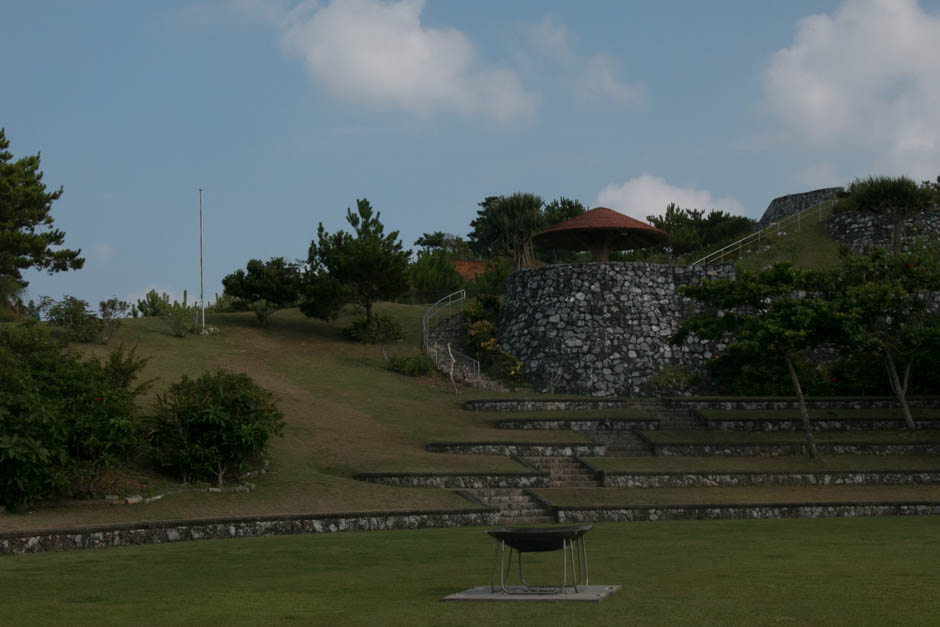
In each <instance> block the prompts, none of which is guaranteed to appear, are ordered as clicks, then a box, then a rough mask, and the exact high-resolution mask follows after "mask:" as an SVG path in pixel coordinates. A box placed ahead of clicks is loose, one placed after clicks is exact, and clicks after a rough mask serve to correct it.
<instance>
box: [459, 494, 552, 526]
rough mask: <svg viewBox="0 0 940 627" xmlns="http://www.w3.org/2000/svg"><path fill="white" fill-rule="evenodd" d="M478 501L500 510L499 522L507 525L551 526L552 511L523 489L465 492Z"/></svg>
mask: <svg viewBox="0 0 940 627" xmlns="http://www.w3.org/2000/svg"><path fill="white" fill-rule="evenodd" d="M464 491H465V492H467V493H469V494H471V495H473V496H474V497H475V498H476V499H477V500H478V501H480V502H481V503H483V504H484V505H487V506H489V507H493V508H496V509H498V510H499V522H500V523H501V524H507V525H534V524H550V523H553V522H555V517H554V516H553V514H552V511H551V510H550V509H549V508H547V507H545V506H544V505H543V504H542V503H541V502H540V501H539V500H537V499H535V498H533V497H532V496H531V495H530V494H529V493H528V491H527V490H524V489H522V488H480V489H475V490H464Z"/></svg>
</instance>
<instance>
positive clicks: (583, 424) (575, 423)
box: [496, 418, 659, 433]
mask: <svg viewBox="0 0 940 627" xmlns="http://www.w3.org/2000/svg"><path fill="white" fill-rule="evenodd" d="M496 428H497V429H514V430H519V431H577V432H579V433H589V432H592V431H654V430H656V429H659V421H658V420H610V419H608V418H597V419H588V418H585V419H583V420H577V419H574V418H571V419H568V418H561V419H557V420H552V419H550V418H532V419H518V420H500V421H499V422H497V423H496Z"/></svg>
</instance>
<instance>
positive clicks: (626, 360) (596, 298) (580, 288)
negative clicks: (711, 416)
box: [499, 263, 734, 396]
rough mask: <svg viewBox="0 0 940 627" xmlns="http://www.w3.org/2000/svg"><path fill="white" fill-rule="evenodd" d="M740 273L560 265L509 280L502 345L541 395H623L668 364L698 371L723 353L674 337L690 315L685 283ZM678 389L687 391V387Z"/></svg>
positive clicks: (645, 386)
mask: <svg viewBox="0 0 940 627" xmlns="http://www.w3.org/2000/svg"><path fill="white" fill-rule="evenodd" d="M733 277H734V266H732V265H709V266H673V265H659V264H649V263H587V264H574V265H554V266H547V267H544V268H535V269H530V270H522V271H520V272H516V273H514V274H512V275H511V276H510V277H509V282H508V286H507V287H508V289H507V293H506V302H505V304H504V305H503V308H502V311H501V314H500V324H499V329H500V332H499V333H500V335H499V341H500V344H501V346H502V347H503V349H504V350H506V351H508V352H510V353H512V354H513V355H515V356H516V357H518V358H519V359H520V360H522V362H523V368H524V370H525V372H526V375H527V376H528V378H529V381H530V383H531V384H532V385H533V386H534V387H535V388H536V389H537V390H539V391H541V392H559V393H572V394H590V395H593V396H625V395H633V394H643V393H646V392H648V391H649V378H650V377H651V376H653V375H655V374H656V373H658V372H660V371H661V370H662V369H663V368H664V367H666V366H676V365H683V364H684V365H688V366H692V367H696V366H698V365H700V364H701V363H702V361H703V360H705V359H708V358H710V357H711V356H712V355H713V353H714V352H715V351H716V350H718V348H720V347H718V346H715V345H714V344H712V343H706V342H704V341H702V340H698V339H695V338H690V339H689V340H688V341H687V342H686V343H685V344H684V345H682V346H673V345H672V344H670V342H669V337H670V336H671V335H672V334H673V333H675V332H676V331H677V330H678V329H679V326H680V324H681V322H682V319H683V318H684V317H685V316H687V315H688V314H689V313H691V312H692V311H693V303H692V301H691V300H690V299H688V298H686V297H683V296H681V295H679V294H678V293H677V291H676V288H677V287H678V286H680V285H689V284H694V283H698V282H700V281H701V280H703V279H706V278H708V279H713V278H733ZM680 391H681V390H680Z"/></svg>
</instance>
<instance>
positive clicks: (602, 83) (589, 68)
mask: <svg viewBox="0 0 940 627" xmlns="http://www.w3.org/2000/svg"><path fill="white" fill-rule="evenodd" d="M645 96H646V86H645V85H630V84H628V83H623V82H621V81H619V80H617V77H616V68H615V64H614V61H613V59H611V58H610V57H607V56H604V55H600V54H598V55H594V56H593V57H591V59H590V60H589V61H588V62H587V64H585V66H584V69H583V70H582V71H581V75H580V76H579V77H578V81H577V84H576V86H575V92H574V99H575V102H577V103H578V104H579V105H592V104H598V103H601V102H604V101H613V102H616V103H619V104H624V105H638V104H642V103H643V100H644V99H645Z"/></svg>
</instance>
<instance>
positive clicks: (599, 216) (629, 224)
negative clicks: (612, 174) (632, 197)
mask: <svg viewBox="0 0 940 627" xmlns="http://www.w3.org/2000/svg"><path fill="white" fill-rule="evenodd" d="M582 229H589V230H593V229H605V230H619V229H628V230H633V231H654V232H658V233H662V234H663V235H664V236H666V232H665V231H662V230H660V229H657V228H656V227H655V226H652V225H650V224H647V223H646V222H640V221H639V220H635V219H634V218H631V217H630V216H625V215H623V214H622V213H617V212H616V211H614V210H613V209H608V208H607V207H597V208H595V209H591V210H590V211H585V212H584V213H582V214H581V215H579V216H575V217H574V218H571V219H570V220H567V221H565V222H562V223H561V224H556V225H555V226H552V227H549V228H547V229H545V230H544V231H541V232H540V233H537V234H536V236H538V235H542V234H543V233H554V232H556V231H575V230H582Z"/></svg>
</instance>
